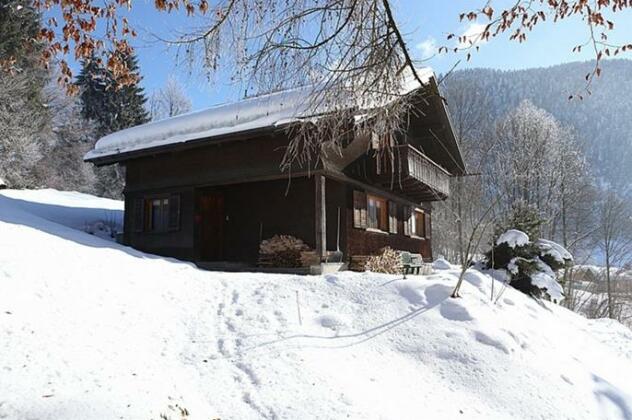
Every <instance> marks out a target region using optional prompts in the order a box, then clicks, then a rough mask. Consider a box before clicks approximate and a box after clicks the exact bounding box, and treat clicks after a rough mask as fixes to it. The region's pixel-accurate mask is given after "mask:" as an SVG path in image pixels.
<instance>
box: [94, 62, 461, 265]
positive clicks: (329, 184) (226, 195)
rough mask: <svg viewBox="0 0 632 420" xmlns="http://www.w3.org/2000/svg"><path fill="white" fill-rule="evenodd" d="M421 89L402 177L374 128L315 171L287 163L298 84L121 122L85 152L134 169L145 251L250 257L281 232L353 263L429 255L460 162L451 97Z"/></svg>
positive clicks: (400, 165) (135, 210) (134, 211)
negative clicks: (435, 219) (383, 155)
mask: <svg viewBox="0 0 632 420" xmlns="http://www.w3.org/2000/svg"><path fill="white" fill-rule="evenodd" d="M423 74H424V75H425V77H426V83H425V84H424V87H419V86H417V89H416V90H415V89H413V90H411V92H412V93H413V94H415V92H416V91H419V92H422V91H423V90H424V89H430V90H431V91H434V92H437V91H438V88H437V85H436V80H435V77H434V74H433V73H432V72H431V71H430V70H426V71H425V72H424V73H423ZM420 96H421V95H420ZM425 96H426V98H427V99H424V100H421V99H420V100H419V101H416V106H417V107H418V108H419V111H421V112H420V113H418V114H419V116H416V117H412V118H411V119H410V123H409V126H408V127H407V130H406V132H405V134H404V135H402V138H401V139H400V143H401V145H399V146H397V147H396V150H397V158H396V160H395V162H396V165H397V170H396V171H395V172H396V173H397V175H396V179H393V176H392V174H391V171H390V170H385V169H384V168H385V166H386V167H388V166H389V163H388V162H381V161H380V159H379V158H377V157H376V153H375V152H374V151H373V150H371V136H370V135H361V136H360V135H359V136H357V138H353V139H350V140H349V141H348V142H347V143H346V146H345V148H344V150H343V155H342V156H336V157H331V158H327V159H325V161H324V163H323V165H321V166H319V167H318V168H316V169H315V170H311V171H309V173H308V172H296V171H295V172H294V173H292V175H291V179H290V178H289V176H288V174H287V173H282V172H281V170H280V169H279V164H280V162H281V159H282V157H283V154H284V146H286V145H287V143H288V130H287V128H288V126H289V125H290V124H292V122H293V121H296V118H295V117H296V108H297V106H298V105H297V104H300V103H301V102H302V101H305V94H304V92H302V91H301V90H295V91H285V92H279V93H273V94H269V95H265V96H259V97H256V98H251V99H246V100H243V101H240V102H237V103H233V104H228V105H220V106H216V107H213V108H210V109H207V110H203V111H199V112H194V113H190V114H186V115H181V116H176V117H173V118H169V119H166V120H162V121H157V122H151V123H148V124H144V125H141V126H137V127H133V128H129V129H126V130H122V131H120V132H116V133H113V134H110V135H108V136H106V137H104V138H102V139H100V140H99V141H98V142H97V143H96V145H95V148H94V149H93V150H92V151H90V152H89V153H88V154H87V155H86V157H85V160H86V161H89V162H93V163H94V164H95V165H98V166H101V165H111V164H116V163H119V164H122V165H124V166H125V167H126V186H125V191H124V194H125V222H124V233H123V241H124V243H125V244H127V245H131V246H132V247H134V248H137V249H140V250H143V251H147V252H150V253H155V254H159V255H164V256H172V257H176V258H180V259H185V260H191V261H195V262H207V261H220V262H236V263H237V262H238V263H247V264H251V265H253V264H254V263H256V261H257V258H258V250H259V243H260V241H261V240H262V239H267V238H270V237H272V236H274V235H276V234H285V235H292V236H295V237H297V238H300V239H302V240H303V241H304V242H305V243H306V244H308V245H309V246H310V247H312V248H313V249H315V250H316V251H317V253H318V254H319V255H320V256H321V257H322V258H323V260H324V259H325V258H326V256H327V255H328V254H327V253H328V251H334V250H336V248H337V247H339V248H340V251H342V253H343V255H344V258H345V260H347V261H348V260H349V258H350V257H351V256H358V255H370V254H374V253H376V252H377V251H378V250H379V249H381V248H382V247H384V246H390V247H391V248H393V249H398V250H407V251H411V252H415V253H420V254H422V255H423V257H424V258H425V259H431V258H432V248H431V236H432V234H431V233H432V226H431V213H432V205H431V203H432V202H433V201H437V200H443V199H445V198H446V197H447V196H448V194H449V185H450V183H449V179H450V176H454V175H461V174H463V173H464V164H463V160H462V157H461V153H460V150H459V147H458V144H457V139H456V138H455V134H454V131H453V129H452V126H451V123H450V117H449V115H448V111H447V109H446V106H445V104H444V102H443V100H442V99H441V98H440V96H439V95H430V96H428V95H425ZM389 162H390V160H389ZM288 183H290V184H289V188H288ZM339 214H340V224H339V223H338V220H339V219H338V218H339Z"/></svg>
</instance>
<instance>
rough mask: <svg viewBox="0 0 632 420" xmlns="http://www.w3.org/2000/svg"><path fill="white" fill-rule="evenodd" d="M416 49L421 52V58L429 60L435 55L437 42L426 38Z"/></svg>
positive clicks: (431, 38)
mask: <svg viewBox="0 0 632 420" xmlns="http://www.w3.org/2000/svg"><path fill="white" fill-rule="evenodd" d="M417 49H418V50H420V51H421V58H422V59H426V58H430V57H432V56H433V55H435V54H436V53H437V40H436V39H434V38H433V37H428V38H426V39H425V40H424V41H422V42H420V43H419V44H417Z"/></svg>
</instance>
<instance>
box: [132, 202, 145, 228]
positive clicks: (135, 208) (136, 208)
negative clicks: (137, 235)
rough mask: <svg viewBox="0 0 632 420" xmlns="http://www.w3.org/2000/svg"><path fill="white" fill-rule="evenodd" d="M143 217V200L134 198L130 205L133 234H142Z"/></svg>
mask: <svg viewBox="0 0 632 420" xmlns="http://www.w3.org/2000/svg"><path fill="white" fill-rule="evenodd" d="M144 215H145V200H144V199H142V198H135V199H134V200H133V203H132V219H133V220H132V226H134V232H142V231H143V226H144V222H145V221H144V217H143V216H144Z"/></svg>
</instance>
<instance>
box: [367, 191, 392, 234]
mask: <svg viewBox="0 0 632 420" xmlns="http://www.w3.org/2000/svg"><path fill="white" fill-rule="evenodd" d="M388 201H389V200H387V199H386V198H384V197H381V196H379V195H376V194H371V193H367V194H366V209H367V217H366V220H367V223H366V224H367V230H373V231H379V232H385V233H389V214H388ZM372 203H375V217H376V220H375V224H374V223H373V220H372Z"/></svg>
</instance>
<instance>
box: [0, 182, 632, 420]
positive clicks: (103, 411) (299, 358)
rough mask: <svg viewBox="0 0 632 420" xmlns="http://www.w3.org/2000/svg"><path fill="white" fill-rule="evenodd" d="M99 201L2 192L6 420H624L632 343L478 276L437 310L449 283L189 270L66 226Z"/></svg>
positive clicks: (438, 277) (608, 326) (626, 335)
mask: <svg viewBox="0 0 632 420" xmlns="http://www.w3.org/2000/svg"><path fill="white" fill-rule="evenodd" d="M17 197H19V198H17ZM69 201H70V202H74V205H69V204H70V203H69ZM84 201H85V202H84ZM82 202H83V204H82ZM99 202H101V203H102V205H103V208H104V209H106V208H108V207H116V206H115V205H112V204H113V203H111V202H110V201H106V200H103V201H101V200H100V199H96V198H92V197H89V196H80V195H75V194H70V195H67V194H65V193H57V192H53V191H48V192H29V191H23V192H11V191H8V192H0V233H1V234H0V337H1V339H0V372H1V374H0V418H8V419H12V420H14V419H15V420H22V419H42V420H53V419H59V420H62V419H63V420H66V419H82V420H91V419H95V420H96V419H99V420H101V419H112V418H128V419H150V418H154V419H156V418H160V415H161V414H163V415H165V416H168V417H170V418H172V419H176V418H180V416H179V415H178V414H177V411H178V408H177V407H176V405H178V406H179V407H184V408H186V409H187V410H188V411H189V413H190V415H189V417H188V418H189V419H191V420H195V419H205V420H206V419H210V418H222V419H261V418H269V419H273V418H276V419H316V418H319V419H338V418H352V419H358V418H362V419H404V420H405V419H411V420H412V419H420V418H428V419H437V418H441V419H508V418H520V419H542V418H569V419H571V418H572V419H590V420H596V419H609V420H613V419H614V420H617V419H629V413H631V412H632V396H631V395H632V389H631V388H632V386H631V385H630V380H629V378H630V377H632V353H631V352H630V348H632V332H631V331H630V330H628V329H627V328H624V327H623V326H621V325H620V324H618V323H615V322H612V321H608V322H605V321H604V322H602V321H588V320H586V319H584V318H582V317H580V316H578V315H576V314H574V313H572V312H569V311H567V310H565V309H563V308H561V307H559V306H557V305H553V304H549V303H546V302H544V303H538V302H536V301H534V300H533V299H531V298H529V297H527V296H525V295H523V294H522V293H520V292H518V291H516V290H513V289H512V288H506V287H505V286H503V285H501V284H499V283H497V282H496V283H495V284H494V287H495V288H494V293H495V300H497V303H496V304H494V303H492V302H491V301H490V294H491V287H492V283H491V278H490V277H489V276H487V275H485V274H482V273H480V272H478V271H475V270H468V272H467V273H466V276H465V284H464V285H463V288H462V294H463V298H461V299H451V298H450V297H449V296H450V292H451V291H452V288H453V287H454V284H455V282H456V279H457V278H458V275H459V270H457V269H448V270H442V271H441V272H438V273H437V274H433V275H431V276H410V279H408V280H403V279H402V278H401V276H389V275H374V274H369V273H346V272H344V273H337V274H328V275H327V276H292V275H273V274H250V273H241V274H229V273H212V272H205V271H200V270H198V269H196V268H195V267H193V266H192V265H190V264H186V263H180V262H177V261H174V260H170V259H165V258H158V257H155V256H152V255H149V254H144V253H141V252H137V251H134V250H131V249H129V248H126V247H123V246H121V245H118V244H116V243H113V242H111V241H104V240H101V239H100V238H97V237H94V236H92V235H88V234H86V233H85V232H83V231H81V230H76V229H73V228H71V227H69V226H75V225H76V222H73V220H75V219H76V218H77V217H76V216H77V213H76V210H75V209H77V208H81V209H85V210H86V211H87V212H91V211H96V210H97V207H98V203H99ZM60 203H66V205H61V204H60ZM43 205H50V206H51V207H52V208H53V209H55V212H54V213H55V215H54V217H51V219H52V218H54V219H55V220H56V221H53V220H50V219H47V218H45V216H46V215H47V212H46V211H44V209H42V208H41V206H43ZM58 207H59V208H58ZM65 211H68V212H69V215H68V216H64V215H63V214H62V213H64V212H65ZM86 218H89V217H87V216H86ZM66 222H68V223H69V225H68V226H65V225H64V224H63V223H66ZM299 314H300V316H299Z"/></svg>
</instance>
